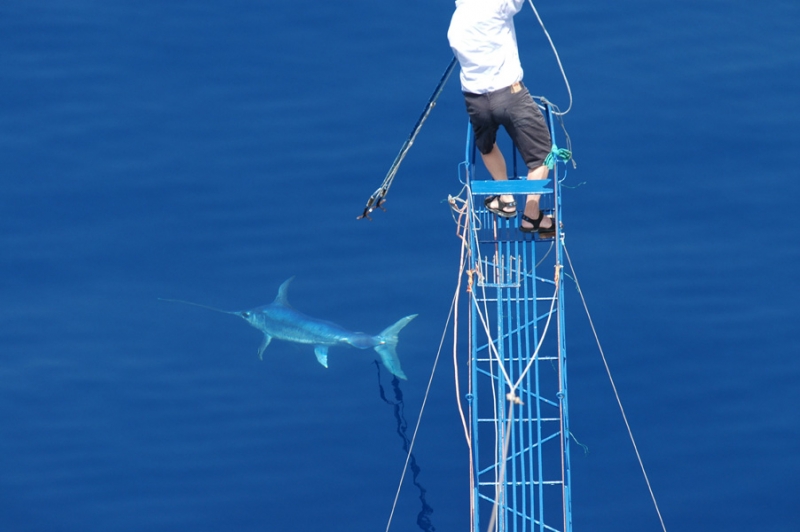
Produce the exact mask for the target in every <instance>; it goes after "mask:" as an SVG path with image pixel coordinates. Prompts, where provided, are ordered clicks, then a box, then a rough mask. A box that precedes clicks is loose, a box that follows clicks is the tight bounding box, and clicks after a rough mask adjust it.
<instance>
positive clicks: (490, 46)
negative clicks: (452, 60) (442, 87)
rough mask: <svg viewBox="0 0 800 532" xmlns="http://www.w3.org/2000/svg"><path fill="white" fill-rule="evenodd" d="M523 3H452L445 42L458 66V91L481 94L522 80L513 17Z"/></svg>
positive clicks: (471, 0) (502, 0)
mask: <svg viewBox="0 0 800 532" xmlns="http://www.w3.org/2000/svg"><path fill="white" fill-rule="evenodd" d="M524 1H525V0H456V11H455V13H453V18H452V19H451V20H450V28H449V29H448V30H447V39H448V41H450V47H451V48H452V49H453V52H455V54H456V57H457V58H458V62H459V64H460V65H461V89H462V90H463V91H464V92H472V93H475V94H483V93H486V92H491V91H495V90H498V89H502V88H505V87H508V86H509V85H512V84H514V83H516V82H517V81H522V65H520V62H519V50H518V49H517V35H516V32H515V31H514V15H516V14H517V13H519V10H520V9H522V4H523V2H524Z"/></svg>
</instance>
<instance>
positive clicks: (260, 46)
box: [0, 0, 800, 531]
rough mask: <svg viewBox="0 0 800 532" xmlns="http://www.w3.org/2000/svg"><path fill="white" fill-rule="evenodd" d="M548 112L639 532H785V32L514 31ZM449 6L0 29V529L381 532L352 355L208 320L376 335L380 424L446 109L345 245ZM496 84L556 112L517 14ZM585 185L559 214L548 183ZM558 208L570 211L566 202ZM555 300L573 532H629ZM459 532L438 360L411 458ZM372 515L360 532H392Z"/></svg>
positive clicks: (422, 246)
mask: <svg viewBox="0 0 800 532" xmlns="http://www.w3.org/2000/svg"><path fill="white" fill-rule="evenodd" d="M537 7H538V8H539V11H540V13H541V15H542V16H543V18H544V20H545V22H546V24H547V27H548V30H549V31H550V33H551V35H552V37H553V39H554V40H555V42H556V45H557V46H558V50H559V53H560V54H561V58H562V60H563V62H564V65H565V68H566V70H567V73H568V75H569V80H570V82H571V86H572V90H573V93H574V98H575V99H574V106H573V109H572V111H571V112H570V114H569V115H567V117H566V126H567V129H568V131H569V133H570V136H571V139H572V143H573V148H574V154H575V158H576V160H577V163H578V168H577V169H576V170H575V171H572V172H571V174H570V181H571V183H572V185H575V186H576V188H574V189H570V190H568V193H567V195H566V197H565V198H564V202H565V207H564V208H565V220H566V223H567V241H568V247H569V251H570V255H571V257H572V260H573V263H574V265H575V268H576V271H577V273H578V276H579V279H580V281H581V286H582V288H583V291H584V293H585V295H586V296H587V299H588V304H589V306H590V310H591V311H592V316H593V318H594V321H595V325H596V326H597V329H598V331H599V334H600V338H601V341H602V342H603V347H604V349H605V352H606V355H607V357H608V360H609V363H610V365H611V368H612V371H613V375H614V378H615V382H616V384H617V387H618V388H619V390H620V394H621V396H622V399H623V403H624V405H625V407H626V412H627V414H628V417H629V419H630V422H631V425H632V427H633V430H634V433H635V435H636V437H637V444H638V446H639V450H640V452H641V454H642V457H643V460H644V463H645V466H646V467H647V469H648V473H649V475H650V479H651V482H652V485H653V489H654V491H655V494H656V496H657V498H658V501H659V504H660V506H661V511H662V513H663V515H664V519H665V522H666V524H667V528H668V530H752V529H762V530H770V531H794V530H797V526H798V525H797V522H798V521H800V511H798V508H800V496H798V494H797V490H796V487H795V484H796V479H797V478H798V476H800V458H798V456H800V453H798V451H800V418H799V417H798V414H797V405H798V404H799V403H800V392H798V386H797V383H798V381H799V380H800V362H798V357H797V354H798V346H797V340H796V333H795V326H796V323H797V322H798V318H800V312H799V311H798V305H797V303H796V297H797V294H798V293H799V292H800V290H798V288H800V287H798V280H797V276H796V271H797V267H798V259H799V258H800V257H799V255H800V247H798V231H797V229H796V224H795V220H794V218H795V211H796V209H795V206H794V203H795V201H796V199H795V198H796V197H798V194H799V193H800V183H798V180H797V179H796V177H797V170H796V169H797V168H798V163H800V160H798V159H800V155H798V154H800V149H799V148H800V132H799V130H798V127H797V122H798V117H800V105H799V104H798V100H797V94H798V92H800V81H798V78H797V76H796V75H795V73H796V72H797V71H798V67H800V35H798V32H797V31H796V28H797V25H798V22H800V5H798V4H797V3H796V2H792V1H787V0H766V1H765V2H761V3H758V4H755V3H751V2H743V1H739V0H726V1H721V0H700V1H688V0H683V1H678V2H674V1H673V2H666V1H663V0H652V1H650V2H646V3H644V4H642V3H641V2H633V1H630V0H621V1H618V2H615V3H614V4H613V5H608V4H603V3H596V2H589V1H587V0H578V1H576V2H571V3H568V4H564V3H561V4H552V5H540V6H537ZM452 9H453V4H452V2H449V1H447V2H435V3H427V2H420V1H415V0H412V1H408V2H367V1H364V0H350V1H342V2H335V3H332V2H317V1H314V0H312V1H311V2H306V3H304V4H302V5H299V4H295V3H278V2H267V3H262V2H252V1H245V0H241V1H228V2H221V1H218V0H199V1H196V2H192V3H190V4H179V3H167V4H165V3H164V2H155V1H150V0H143V1H139V2H124V1H118V2H96V1H91V0H85V1H73V2H68V3H65V2H52V1H44V0H41V1H33V2H16V3H5V4H3V5H2V6H0V51H1V53H0V94H1V95H2V99H0V161H1V162H2V168H1V169H0V183H2V192H0V212H2V215H1V216H0V249H2V254H0V286H1V287H2V291H1V292H0V293H2V306H0V522H1V523H3V525H2V528H3V530H14V531H50V530H59V531H72V530H75V531H77V530H80V531H86V530H98V531H100V530H103V531H105V530H119V531H127V530H130V531H140V530H152V531H158V530H177V529H189V528H191V529H193V530H198V531H202V530H209V531H211V530H239V531H249V530H273V529H287V528H290V527H291V528H292V529H293V530H297V531H305V530H318V529H319V528H320V527H324V528H325V529H326V530H331V531H336V530H347V531H354V530H365V531H366V530H382V529H385V528H386V522H387V520H388V517H389V512H390V510H391V506H392V501H393V499H394V495H395V490H396V488H397V483H398V481H399V477H400V473H401V470H402V467H403V462H404V460H405V454H404V452H403V449H402V445H403V442H402V441H401V440H400V439H399V438H398V435H397V432H396V429H397V418H396V417H395V412H394V409H393V407H392V406H391V405H388V404H386V403H385V402H384V401H383V400H382V399H381V396H380V394H379V391H380V387H379V383H382V385H383V387H384V388H385V390H386V392H387V394H389V393H390V392H389V390H390V385H389V381H388V376H387V375H386V373H385V372H383V374H382V377H381V379H382V380H380V381H379V380H378V373H377V371H376V367H375V366H374V364H373V358H374V357H373V356H372V354H371V351H370V352H369V353H367V352H361V351H356V350H344V349H341V350H338V351H336V350H332V351H331V356H330V367H329V369H327V370H325V369H324V368H322V367H321V366H320V365H319V364H318V363H317V362H316V360H315V358H314V356H313V354H312V353H311V350H310V349H308V348H303V347H297V346H294V345H291V344H286V343H277V342H276V343H274V344H273V345H271V346H270V347H269V348H268V350H267V352H266V353H265V357H264V361H263V362H262V361H259V360H258V358H257V356H256V350H257V348H258V345H259V343H260V341H261V338H260V334H259V333H258V332H257V331H255V330H254V329H252V328H250V327H249V326H247V325H246V324H245V323H244V322H242V321H241V320H238V321H237V319H236V318H235V317H233V316H224V315H220V314H215V313H211V312H206V311H203V310H200V309H196V308H191V307H182V306H177V305H171V304H168V303H164V302H159V301H158V298H179V299H186V300H191V301H197V302H200V303H203V304H209V305H213V306H217V307H221V308H226V309H242V308H249V307H254V306H257V305H260V304H264V303H267V302H269V301H271V300H272V299H273V298H274V297H275V293H276V290H277V287H278V286H279V285H280V283H281V282H283V281H284V280H285V279H286V278H288V277H291V276H293V275H294V276H296V278H295V281H294V282H293V284H292V288H291V292H290V299H291V301H292V303H293V304H294V306H295V307H297V308H298V309H299V310H302V311H304V312H306V313H308V314H311V315H314V316H319V317H323V318H327V319H332V320H334V321H336V322H337V323H340V324H341V325H343V326H345V327H348V328H351V329H355V330H364V331H369V332H377V331H379V330H381V329H383V328H384V327H386V326H387V325H389V324H391V323H393V322H394V321H396V320H397V319H398V318H399V317H401V316H405V315H407V314H411V313H419V317H418V318H417V319H416V320H415V321H414V322H412V324H411V325H409V327H408V328H407V329H406V330H405V331H404V332H403V333H402V336H401V342H400V347H399V351H400V356H401V358H402V360H403V366H404V369H405V371H406V373H407V374H408V375H409V380H408V382H404V383H403V384H402V387H403V388H402V390H403V398H404V406H405V416H406V418H408V420H409V421H410V422H411V423H413V421H414V420H415V418H416V413H417V412H418V411H419V408H420V404H421V402H422V398H423V395H424V391H425V387H426V385H427V380H428V376H429V374H430V371H431V367H432V364H433V359H434V356H435V354H436V351H437V348H438V345H439V340H440V337H441V334H442V329H443V328H444V324H445V320H446V317H447V313H448V309H449V306H450V301H451V298H452V294H453V290H454V289H455V285H456V272H457V263H458V254H459V243H458V241H457V240H456V238H455V231H454V225H453V222H452V219H451V215H450V212H449V208H448V207H447V204H446V203H445V201H444V200H445V199H446V197H447V195H448V194H450V193H456V192H458V190H459V185H458V182H457V173H456V165H457V164H458V163H459V162H460V161H461V159H462V154H463V142H464V139H463V136H464V132H465V130H466V118H465V116H464V110H463V102H462V101H461V97H460V94H459V91H458V85H457V83H456V81H455V79H454V80H451V82H450V84H449V85H448V87H447V89H446V90H445V92H444V94H443V95H442V97H441V99H440V101H439V104H438V105H437V107H436V109H435V110H434V112H433V114H432V115H431V117H430V119H429V120H428V122H427V123H426V125H425V127H424V129H423V131H422V133H421V134H420V136H419V137H418V139H417V142H416V143H415V145H414V147H413V148H412V150H411V152H410V154H409V156H408V158H407V159H406V161H405V162H404V163H403V166H402V168H401V171H400V174H399V175H398V178H397V181H396V182H395V184H394V186H393V188H392V191H391V194H390V196H389V201H388V202H387V208H388V212H387V213H383V212H378V213H376V214H375V216H374V218H375V220H374V221H373V222H371V223H370V222H366V221H358V222H357V221H356V220H355V217H356V215H357V214H359V213H360V212H361V209H362V208H363V205H364V202H365V201H366V199H367V197H368V196H369V194H370V193H371V192H372V191H373V190H374V189H375V188H376V187H377V186H378V185H379V184H380V181H381V180H382V178H383V176H384V174H385V172H386V170H387V169H388V167H389V165H390V164H391V162H392V160H393V159H394V156H395V155H396V153H397V150H398V149H399V147H400V145H401V144H402V142H403V140H405V138H406V136H407V135H408V133H409V131H410V129H411V127H412V126H413V124H414V122H415V121H416V119H417V117H418V115H419V113H420V112H421V111H422V107H423V105H424V103H425V102H426V101H427V98H428V96H429V95H430V93H431V91H432V90H433V87H434V86H435V84H436V82H437V81H438V79H439V76H440V75H441V73H442V71H443V70H444V68H445V66H446V65H447V63H448V61H449V60H450V57H451V55H450V51H449V49H448V47H447V42H446V38H445V32H446V28H447V24H448V21H449V17H450V14H451V12H452ZM517 33H518V37H519V41H520V49H521V54H522V59H523V66H524V68H525V70H526V76H525V80H526V83H527V85H528V86H529V87H531V90H532V92H533V93H535V94H544V95H547V96H548V98H549V99H551V100H553V101H554V102H556V103H557V104H558V105H559V106H560V107H561V108H562V109H564V108H566V106H567V103H568V97H567V92H566V90H565V89H564V85H563V82H562V80H561V78H560V74H559V72H558V68H557V65H556V63H555V61H554V59H553V57H552V53H551V51H550V50H549V47H548V45H547V41H546V39H545V38H544V36H543V34H542V31H541V29H540V28H539V26H538V23H537V22H536V19H535V17H534V16H533V13H532V12H531V10H530V9H529V8H525V9H524V10H523V12H522V13H520V15H518V17H517ZM583 183H585V184H583ZM578 185H580V186H578ZM570 297H571V299H570V300H569V303H568V304H569V307H568V310H569V313H570V314H569V317H568V320H569V321H568V328H569V333H568V334H569V336H568V340H569V342H570V359H571V360H570V364H571V366H570V371H571V373H570V393H571V399H570V406H571V421H572V431H573V433H574V435H575V437H576V438H577V440H579V441H580V442H581V443H583V444H585V445H586V446H587V447H588V449H589V452H588V454H584V453H583V451H582V449H581V448H576V449H574V450H573V474H572V475H573V476H572V478H573V511H574V523H575V529H576V530H588V529H591V530H598V531H599V530H615V531H620V530H631V531H634V530H636V531H641V530H659V529H660V527H659V524H658V520H657V518H656V516H655V512H654V510H653V507H652V504H651V502H650V500H649V495H648V493H647V489H646V486H645V484H644V481H643V480H642V476H641V473H640V472H639V470H638V465H637V463H636V459H635V456H634V454H633V450H632V448H631V445H630V442H629V441H628V440H627V434H626V431H625V427H624V425H623V423H622V421H621V418H620V415H619V413H618V409H617V406H616V402H615V400H614V397H613V392H612V391H611V387H610V385H609V383H608V379H607V377H606V376H605V372H604V369H603V367H602V361H601V359H600V357H599V355H598V354H597V350H596V348H595V347H594V345H593V339H592V337H591V335H590V332H589V330H588V326H587V323H586V318H585V316H584V315H583V313H582V310H581V308H580V303H579V301H578V299H577V297H576V296H575V294H574V292H573V294H572V295H571V296H570ZM414 454H415V457H416V460H417V464H418V465H419V467H420V472H419V475H418V478H417V480H418V482H419V484H420V485H421V486H423V487H424V490H425V491H424V498H425V501H426V503H427V504H428V505H430V507H431V508H432V509H433V513H431V514H430V515H429V516H428V517H429V519H430V522H431V523H432V526H434V527H435V529H437V530H458V529H461V530H465V529H466V528H467V527H468V525H469V505H468V495H469V494H468V471H467V467H468V462H467V450H466V446H465V444H464V442H463V436H462V432H461V428H460V424H459V421H458V416H457V411H456V407H455V400H454V391H453V383H452V369H451V367H450V365H449V362H442V364H441V366H440V367H439V369H438V370H437V373H436V375H435V377H434V386H433V388H432V393H431V396H430V398H429V400H428V406H427V408H426V413H425V417H424V419H423V423H422V426H421V428H420V435H419V440H418V442H417V445H416V447H415V453H414ZM421 508H422V506H421V501H420V490H419V488H417V487H416V486H414V485H412V484H411V483H410V481H407V482H406V484H405V485H404V488H403V491H402V492H401V496H400V499H399V504H398V508H397V511H396V513H395V517H394V525H393V528H395V529H397V528H399V529H402V530H414V529H417V528H419V526H418V524H417V516H418V514H419V513H420V511H421Z"/></svg>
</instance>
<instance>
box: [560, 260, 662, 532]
mask: <svg viewBox="0 0 800 532" xmlns="http://www.w3.org/2000/svg"><path fill="white" fill-rule="evenodd" d="M564 253H565V255H566V256H567V262H568V263H569V269H570V271H571V272H572V278H573V279H574V280H575V287H576V288H577V289H578V294H579V295H580V296H581V302H582V303H583V309H584V310H585V311H586V317H587V318H589V326H590V327H591V328H592V334H594V339H595V342H596V343H597V349H598V350H599V351H600V357H601V358H602V359H603V365H604V366H605V368H606V373H607V374H608V380H609V381H610V382H611V388H612V389H613V390H614V396H615V397H616V398H617V405H619V411H620V412H621V413H622V420H623V421H624V422H625V427H626V428H627V429H628V436H629V437H630V439H631V443H632V444H633V450H634V452H635V453H636V459H637V460H638V461H639V467H640V468H641V470H642V475H643V476H644V481H645V483H646V484H647V489H648V491H649V492H650V498H651V499H652V500H653V506H655V509H656V514H658V520H659V521H660V522H661V529H662V530H663V531H664V532H667V527H666V525H665V524H664V518H663V517H662V516H661V510H660V509H659V508H658V502H657V501H656V495H655V493H654V492H653V487H652V486H651V485H650V478H649V477H648V476H647V471H646V470H645V468H644V462H643V461H642V456H641V454H639V447H638V446H637V445H636V439H635V438H634V437H633V431H632V430H631V425H630V423H628V416H627V415H625V409H624V408H623V407H622V399H620V396H619V392H618V391H617V386H616V384H614V378H613V377H612V376H611V368H610V367H609V366H608V361H607V360H606V355H605V352H604V351H603V346H602V345H600V338H599V337H598V335H597V330H596V329H595V327H594V321H593V320H592V315H591V314H590V313H589V307H588V305H587V304H586V298H584V297H583V291H582V290H581V285H580V283H579V282H578V275H577V274H576V273H575V267H574V266H573V265H572V259H571V258H570V256H569V251H568V250H567V245H566V244H564Z"/></svg>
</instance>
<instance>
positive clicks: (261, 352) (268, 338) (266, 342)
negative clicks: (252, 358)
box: [258, 333, 272, 360]
mask: <svg viewBox="0 0 800 532" xmlns="http://www.w3.org/2000/svg"><path fill="white" fill-rule="evenodd" d="M271 341H272V336H270V335H268V334H267V333H264V341H263V342H261V347H259V348H258V359H259V360H264V350H265V349H266V348H267V346H268V345H269V343H270V342H271Z"/></svg>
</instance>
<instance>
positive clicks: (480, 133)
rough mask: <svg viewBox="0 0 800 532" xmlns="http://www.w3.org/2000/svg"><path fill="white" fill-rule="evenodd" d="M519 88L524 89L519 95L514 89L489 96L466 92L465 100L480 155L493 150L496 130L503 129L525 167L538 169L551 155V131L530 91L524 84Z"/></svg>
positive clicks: (491, 93)
mask: <svg viewBox="0 0 800 532" xmlns="http://www.w3.org/2000/svg"><path fill="white" fill-rule="evenodd" d="M519 85H520V88H521V89H522V90H519V91H518V92H513V91H512V88H511V87H506V88H504V89H499V90H496V91H493V92H489V93H486V94H472V93H469V92H465V93H464V99H465V101H466V103H467V113H469V121H470V123H471V124H472V130H473V131H474V132H475V145H476V146H477V147H478V149H479V150H480V152H481V153H483V154H486V153H489V152H490V151H492V147H493V146H494V143H495V140H496V138H497V130H498V129H499V128H500V126H503V127H504V128H506V131H507V132H508V136H509V137H511V140H512V141H513V142H514V145H515V146H516V147H517V149H518V150H519V153H520V155H521V156H522V160H523V161H525V165H526V166H527V167H528V168H529V169H530V170H535V169H536V168H538V167H540V166H542V164H544V160H545V157H547V154H548V153H550V149H551V147H552V143H551V141H550V130H549V129H548V128H547V124H546V123H545V121H544V117H543V116H542V112H541V111H540V110H539V106H538V105H536V103H535V102H534V101H533V98H531V95H530V93H529V92H528V89H527V88H525V86H524V85H522V83H519Z"/></svg>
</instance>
